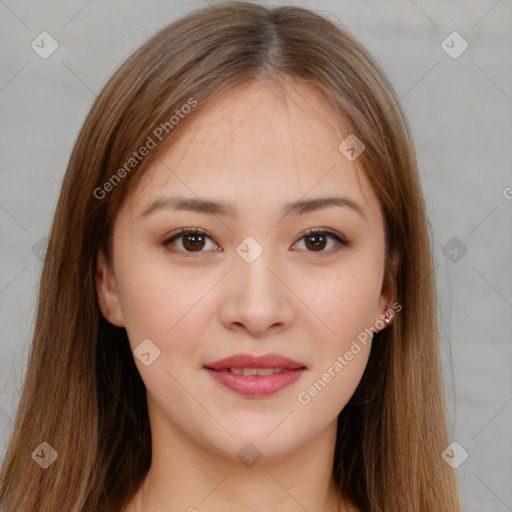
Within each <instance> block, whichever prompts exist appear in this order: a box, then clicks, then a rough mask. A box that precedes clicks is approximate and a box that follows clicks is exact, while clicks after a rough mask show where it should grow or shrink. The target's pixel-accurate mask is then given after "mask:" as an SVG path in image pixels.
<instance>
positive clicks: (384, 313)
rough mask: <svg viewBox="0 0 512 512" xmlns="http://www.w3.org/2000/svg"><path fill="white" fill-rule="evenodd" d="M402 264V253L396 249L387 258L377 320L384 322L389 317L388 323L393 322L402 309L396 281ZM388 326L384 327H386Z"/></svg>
mask: <svg viewBox="0 0 512 512" xmlns="http://www.w3.org/2000/svg"><path fill="white" fill-rule="evenodd" d="M399 264H400V254H399V253H398V251H397V250H395V251H394V252H393V254H392V256H391V258H387V261H386V268H385V270H384V279H383V282H382V289H381V292H380V299H379V310H378V311H377V315H378V316H377V318H376V319H375V322H377V320H380V322H379V323H382V321H383V320H386V319H387V323H391V322H392V321H393V320H392V319H393V317H394V316H395V314H396V312H397V311H400V310H401V309H402V306H401V305H399V304H398V305H397V304H396V302H395V300H396V281H397V274H398V267H399ZM385 328H386V327H384V329H385ZM381 330H383V329H381Z"/></svg>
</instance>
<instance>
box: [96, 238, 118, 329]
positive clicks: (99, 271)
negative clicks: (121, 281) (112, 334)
mask: <svg viewBox="0 0 512 512" xmlns="http://www.w3.org/2000/svg"><path fill="white" fill-rule="evenodd" d="M94 279H95V282H96V294H97V296H98V306H99V308H100V310H101V313H102V314H103V316H104V317H105V319H106V320H108V321H109V322H110V323H111V324H113V325H116V326H117V327H124V323H123V315H122V312H121V307H120V304H119V297H118V295H117V289H116V283H115V279H114V274H113V272H112V270H111V269H110V266H109V264H108V262H107V259H106V257H105V253H104V251H103V248H100V249H98V254H97V257H96V273H95V276H94Z"/></svg>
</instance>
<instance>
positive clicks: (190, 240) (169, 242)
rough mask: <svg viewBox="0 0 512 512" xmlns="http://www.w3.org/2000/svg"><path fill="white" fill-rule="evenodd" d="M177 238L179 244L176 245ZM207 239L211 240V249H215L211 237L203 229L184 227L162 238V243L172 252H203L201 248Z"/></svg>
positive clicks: (215, 246)
mask: <svg viewBox="0 0 512 512" xmlns="http://www.w3.org/2000/svg"><path fill="white" fill-rule="evenodd" d="M179 239H181V244H178V247H176V243H177V242H178V241H179ZM208 240H210V241H211V242H212V245H213V250H216V248H217V245H216V244H215V243H213V240H212V238H211V237H210V236H209V235H208V234H207V233H206V232H205V231H203V230H201V229H197V228H195V229H190V228H189V229H186V228H185V229H181V230H179V231H178V232H176V233H174V234H173V235H171V236H170V237H169V238H167V239H166V240H164V241H163V242H162V245H163V246H164V247H168V248H169V250H171V251H173V252H185V253H194V252H197V253H199V252H205V251H203V249H204V248H205V246H206V244H207V241H208Z"/></svg>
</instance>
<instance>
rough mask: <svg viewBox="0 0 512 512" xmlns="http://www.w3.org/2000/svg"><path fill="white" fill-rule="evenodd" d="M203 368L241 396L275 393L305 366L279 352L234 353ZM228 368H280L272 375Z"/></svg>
mask: <svg viewBox="0 0 512 512" xmlns="http://www.w3.org/2000/svg"><path fill="white" fill-rule="evenodd" d="M204 368H205V370H206V371H207V372H208V373H209V374H210V375H211V376H212V378H213V379H214V380H215V381H216V382H217V383H219V384H221V385H222V386H224V387H226V388H228V389H231V390H232V391H235V392H236V393H238V394H240V395H244V396H251V397H263V396H269V395H272V394H274V393H277V392H278V391H280V390H281V389H284V388H285V387H287V386H290V385H291V384H293V383H294V382H296V381H297V380H298V379H299V378H300V377H301V375H302V374H303V373H304V372H305V371H306V366H305V365H304V364H302V363H300V362H298V361H294V360H293V359H290V358H288V357H284V356H281V355H280V354H264V355H251V354H236V355H233V356H230V357H226V358H224V359H220V360H219V361H215V362H214V363H209V364H205V365H204ZM229 368H282V369H283V370H285V371H282V372H281V373H276V374H274V375H265V376H260V375H236V374H234V373H231V372H228V371H222V370H226V369H229Z"/></svg>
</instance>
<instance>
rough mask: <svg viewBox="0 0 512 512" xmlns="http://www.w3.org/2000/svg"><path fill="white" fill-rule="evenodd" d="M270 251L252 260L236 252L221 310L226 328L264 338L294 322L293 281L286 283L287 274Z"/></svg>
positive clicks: (220, 313)
mask: <svg viewBox="0 0 512 512" xmlns="http://www.w3.org/2000/svg"><path fill="white" fill-rule="evenodd" d="M268 253H269V251H267V250H264V251H263V253H262V254H261V255H260V256H259V257H258V258H257V259H256V260H255V261H253V262H251V263H247V262H246V261H244V260H243V259H242V258H240V257H239V256H238V255H235V259H234V266H235V268H234V269H233V271H232V272H230V273H229V276H228V279H227V281H226V283H225V286H224V290H223V295H222V299H221V304H220V311H219V315H220V319H221V322H222V324H223V326H224V327H225V328H226V329H229V330H232V331H238V332H246V333H247V334H249V335H250V336H252V337H255V338H264V337H265V336H269V335H270V334H277V333H278V332H281V331H284V330H286V329H288V328H289V327H290V325H291V324H292V322H293V319H294V317H295V311H294V308H293V292H292V291H291V290H290V289H293V286H292V283H287V282H286V275H285V273H284V272H283V271H282V269H280V268H278V265H277V263H276V262H275V260H274V261H271V260H270V258H269V257H268V256H267V255H268Z"/></svg>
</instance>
